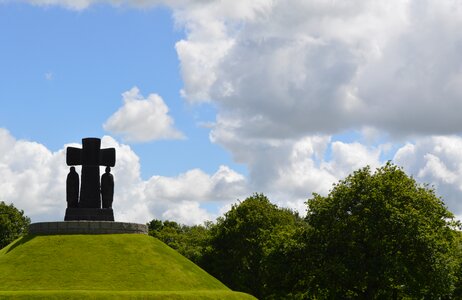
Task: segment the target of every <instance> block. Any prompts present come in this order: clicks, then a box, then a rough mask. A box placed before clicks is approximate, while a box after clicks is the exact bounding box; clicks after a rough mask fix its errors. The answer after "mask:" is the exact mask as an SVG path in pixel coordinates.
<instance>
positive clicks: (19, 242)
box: [6, 234, 35, 253]
mask: <svg viewBox="0 0 462 300" xmlns="http://www.w3.org/2000/svg"><path fill="white" fill-rule="evenodd" d="M33 238H35V235H32V234H28V235H26V236H23V237H21V238H19V239H17V240H16V241H15V242H14V243H13V245H11V246H10V248H8V250H7V251H6V253H9V252H10V251H12V250H13V249H14V248H16V247H18V246H21V245H23V244H25V243H27V242H29V241H30V240H32V239H33Z"/></svg>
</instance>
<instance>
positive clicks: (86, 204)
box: [64, 138, 116, 221]
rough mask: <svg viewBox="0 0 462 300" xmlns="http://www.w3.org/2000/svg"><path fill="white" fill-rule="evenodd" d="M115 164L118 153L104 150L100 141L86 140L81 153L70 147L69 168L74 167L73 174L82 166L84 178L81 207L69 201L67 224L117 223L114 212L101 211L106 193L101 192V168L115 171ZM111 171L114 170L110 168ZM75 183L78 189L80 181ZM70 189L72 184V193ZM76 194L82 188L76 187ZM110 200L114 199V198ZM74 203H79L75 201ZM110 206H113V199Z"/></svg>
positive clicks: (80, 199) (81, 190)
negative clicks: (75, 221) (75, 222)
mask: <svg viewBox="0 0 462 300" xmlns="http://www.w3.org/2000/svg"><path fill="white" fill-rule="evenodd" d="M115 160H116V154H115V149H114V148H107V149H101V140H100V139H98V138H84V139H82V148H81V149H80V148H75V147H67V152H66V164H67V165H68V166H71V171H72V170H73V169H72V167H73V166H78V165H81V166H82V170H81V177H82V178H81V185H80V197H79V199H78V205H77V207H71V206H70V205H69V202H70V201H69V199H68V208H67V210H66V216H65V218H64V220H66V221H68V220H69V221H70V220H102V221H114V214H113V211H112V208H111V207H103V208H101V193H102V192H104V191H102V189H101V183H100V172H99V168H100V166H106V167H114V166H115ZM107 169H109V170H110V168H107ZM74 172H75V171H74ZM111 176H112V175H111ZM75 182H77V185H78V182H79V181H78V179H77V180H76V181H75ZM69 185H70V184H69V183H68V185H67V188H68V189H70V187H69ZM74 190H78V187H74ZM112 190H113V187H112ZM103 197H104V195H103ZM110 197H111V198H112V195H110ZM72 202H75V201H74V200H73V201H72ZM106 202H107V201H106ZM110 203H111V205H112V199H111V201H110ZM106 206H107V205H106Z"/></svg>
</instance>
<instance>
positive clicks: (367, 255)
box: [299, 163, 457, 299]
mask: <svg viewBox="0 0 462 300" xmlns="http://www.w3.org/2000/svg"><path fill="white" fill-rule="evenodd" d="M307 204H308V212H307V216H306V221H307V223H308V225H309V226H311V227H310V228H311V229H312V230H307V231H305V233H304V235H303V239H304V241H305V249H304V253H305V257H306V258H307V259H306V261H305V266H306V268H305V270H306V271H305V273H304V275H303V276H301V277H300V278H301V281H300V282H299V287H300V286H303V287H304V288H305V289H306V291H308V293H306V294H307V295H310V296H311V297H316V298H318V299H323V298H329V299H331V298H336V299H340V298H342V299H344V298H358V299H377V298H380V299H393V298H401V297H412V298H419V299H421V298H429V299H441V297H448V296H449V295H450V294H451V292H452V290H453V289H454V283H455V277H456V276H455V272H456V268H457V263H456V258H455V257H454V253H455V252H454V251H455V250H454V249H455V247H456V241H455V235H454V230H453V229H454V228H455V226H456V225H457V223H456V222H455V221H454V217H453V215H452V214H451V213H450V212H449V211H448V210H447V209H446V207H445V205H444V203H443V201H442V200H441V199H440V198H438V197H437V196H436V195H435V192H434V190H433V189H432V188H430V187H429V186H428V185H419V184H417V183H416V181H415V180H414V179H413V178H412V177H409V176H407V175H406V174H405V173H404V171H403V170H402V169H400V168H398V167H397V166H395V165H393V164H392V163H387V164H386V165H385V166H384V167H382V168H379V169H377V170H376V171H375V173H371V170H370V168H369V167H366V168H364V169H360V170H358V171H356V172H354V173H353V174H351V175H350V176H348V177H347V178H346V179H345V180H342V181H340V182H339V183H338V184H336V185H334V187H333V189H332V191H331V192H330V193H329V195H328V196H327V197H322V196H320V195H317V194H314V195H313V198H312V199H309V200H308V202H307ZM300 283H301V284H300Z"/></svg>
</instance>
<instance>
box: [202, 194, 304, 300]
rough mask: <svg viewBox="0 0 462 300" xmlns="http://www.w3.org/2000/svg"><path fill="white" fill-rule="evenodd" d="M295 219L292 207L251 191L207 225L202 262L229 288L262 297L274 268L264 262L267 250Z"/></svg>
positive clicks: (292, 227)
mask: <svg viewBox="0 0 462 300" xmlns="http://www.w3.org/2000/svg"><path fill="white" fill-rule="evenodd" d="M298 220H300V219H299V217H298V215H297V214H295V213H293V212H292V211H290V210H288V209H281V208H279V207H277V206H276V205H274V204H272V203H271V202H270V201H269V200H268V198H267V197H266V196H264V195H263V194H254V195H253V196H251V197H248V198H247V199H245V200H244V201H243V202H240V203H238V204H235V205H233V206H232V208H231V209H230V210H229V211H228V212H227V213H226V214H225V215H224V217H222V218H219V219H218V220H217V223H216V225H214V226H212V227H211V237H210V241H209V247H208V248H207V252H206V253H205V254H204V256H203V262H202V265H203V266H204V268H205V269H206V270H207V271H208V272H210V273H211V274H212V275H214V276H216V277H217V278H219V279H220V280H222V281H223V282H224V283H225V284H227V285H228V286H229V287H230V288H231V289H234V290H239V291H244V292H248V293H251V294H252V295H254V296H256V297H257V298H265V297H267V296H268V294H269V293H271V291H269V290H268V288H269V287H271V286H272V285H271V284H268V282H269V281H271V280H272V277H273V273H272V271H273V270H275V269H274V268H271V267H269V266H268V257H269V253H271V251H272V249H274V245H275V244H277V243H278V242H279V239H281V238H285V237H286V236H285V235H284V234H283V232H291V231H292V230H294V228H295V226H296V223H297V221H298ZM300 221H301V220H300ZM284 267H285V268H287V266H284ZM284 271H285V270H284Z"/></svg>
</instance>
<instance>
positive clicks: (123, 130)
mask: <svg viewBox="0 0 462 300" xmlns="http://www.w3.org/2000/svg"><path fill="white" fill-rule="evenodd" d="M122 97H123V100H124V105H123V106H122V107H121V108H119V110H118V111H117V112H115V113H114V114H113V115H112V116H111V117H110V118H109V119H108V120H107V121H106V122H105V123H104V125H103V127H104V129H105V130H107V131H109V132H111V133H114V134H117V135H121V136H122V137H123V139H124V140H126V141H131V142H147V141H152V140H159V139H181V138H184V136H183V134H182V133H181V132H179V131H178V130H176V129H175V128H174V127H173V123H174V122H173V119H172V117H170V116H169V115H168V111H169V110H168V107H167V105H166V104H165V102H164V101H163V100H162V98H161V97H160V96H159V95H156V94H150V95H149V96H148V97H147V98H146V99H144V98H143V96H142V95H141V94H140V91H139V89H138V88H137V87H133V88H132V89H131V90H129V91H127V92H125V93H123V94H122Z"/></svg>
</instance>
